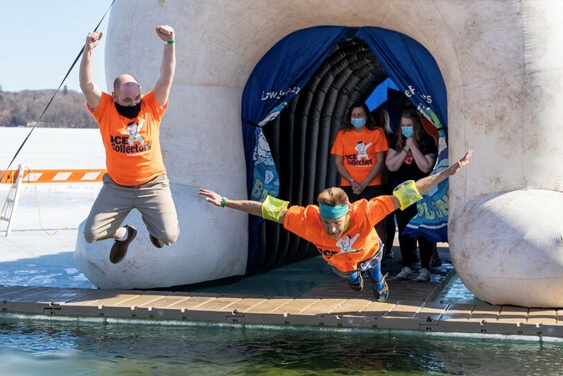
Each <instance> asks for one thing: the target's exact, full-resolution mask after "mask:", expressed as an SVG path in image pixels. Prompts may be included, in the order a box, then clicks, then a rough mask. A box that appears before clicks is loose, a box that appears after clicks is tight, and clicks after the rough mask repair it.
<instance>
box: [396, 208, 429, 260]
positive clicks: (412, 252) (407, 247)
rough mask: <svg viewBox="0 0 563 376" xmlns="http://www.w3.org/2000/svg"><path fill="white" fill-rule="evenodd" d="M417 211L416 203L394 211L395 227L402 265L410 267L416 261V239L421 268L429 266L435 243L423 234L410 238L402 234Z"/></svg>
mask: <svg viewBox="0 0 563 376" xmlns="http://www.w3.org/2000/svg"><path fill="white" fill-rule="evenodd" d="M416 213H417V209H416V205H411V206H410V207H408V208H406V209H405V210H403V211H402V210H397V211H395V215H396V216H397V227H398V228H399V245H400V246H401V256H402V257H403V266H408V267H409V268H411V267H412V265H413V264H414V262H415V261H416V242H417V241H418V249H419V252H420V264H421V267H422V268H426V269H428V268H430V258H431V257H432V250H433V249H434V246H435V243H433V242H431V241H429V240H428V239H426V238H425V237H424V236H419V237H417V238H412V237H410V236H404V235H403V230H404V229H405V228H406V227H407V224H408V223H409V221H410V220H411V218H412V217H414V216H415V215H416Z"/></svg>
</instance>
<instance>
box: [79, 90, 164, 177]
mask: <svg viewBox="0 0 563 376" xmlns="http://www.w3.org/2000/svg"><path fill="white" fill-rule="evenodd" d="M167 106H168V103H167V104H166V105H164V107H160V105H159V104H158V101H157V100H156V97H155V96H154V92H152V91H150V92H148V93H147V94H146V95H144V96H143V97H142V101H141V111H139V115H138V116H137V117H136V118H134V119H129V118H126V117H124V116H121V115H120V114H119V113H118V112H117V109H116V108H115V105H114V102H113V98H112V96H111V95H109V94H107V93H102V99H101V100H100V104H99V105H98V107H96V109H92V107H90V106H89V105H88V109H89V110H90V112H91V113H92V115H94V117H95V118H96V121H97V122H98V127H99V128H100V133H101V134H102V141H103V143H104V147H105V149H106V167H107V173H108V175H109V177H110V178H111V179H112V180H113V181H114V182H116V183H117V184H119V185H125V186H134V185H141V184H144V183H147V182H149V181H151V180H152V179H154V178H155V177H157V176H158V175H161V174H164V173H166V168H165V167H164V161H163V159H162V152H161V150H160V120H161V119H162V115H163V114H164V112H165V111H166V108H167Z"/></svg>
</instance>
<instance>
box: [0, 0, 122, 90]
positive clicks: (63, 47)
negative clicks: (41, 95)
mask: <svg viewBox="0 0 563 376" xmlns="http://www.w3.org/2000/svg"><path fill="white" fill-rule="evenodd" d="M111 2H112V0H0V87H1V89H2V91H9V92H14V91H20V90H41V89H56V88H57V87H58V86H59V85H60V83H61V81H62V80H63V78H64V76H65V74H66V72H67V71H68V69H69V68H70V66H71V65H72V62H73V61H74V59H75V58H76V56H77V55H78V53H79V52H80V50H81V49H82V47H83V46H84V42H85V41H86V35H88V32H90V31H93V30H94V28H95V27H96V25H98V22H100V20H101V19H102V17H103V15H104V13H105V12H106V10H107V9H108V8H109V6H110V4H111ZM108 18H109V13H108V14H107V15H106V18H105V19H104V22H103V23H102V25H100V27H99V29H98V31H103V32H104V33H105V31H106V29H107V23H108ZM104 42H105V41H104V40H102V43H101V44H100V45H98V47H97V48H96V50H95V51H94V55H93V56H94V67H93V73H94V81H95V82H96V83H97V84H98V86H100V88H101V89H102V90H106V89H107V88H106V87H105V86H106V80H105V69H104V55H105V54H104V52H105V51H104V50H105V43H104ZM79 64H80V61H78V62H77V63H76V65H75V67H74V68H73V70H72V72H71V73H70V75H69V76H68V78H67V79H66V81H65V83H64V85H67V87H68V89H71V90H76V91H80V88H79V85H78V68H79Z"/></svg>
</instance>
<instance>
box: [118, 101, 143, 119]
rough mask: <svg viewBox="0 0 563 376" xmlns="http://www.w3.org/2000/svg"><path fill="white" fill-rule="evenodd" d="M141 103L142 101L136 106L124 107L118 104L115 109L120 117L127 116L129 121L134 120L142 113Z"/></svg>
mask: <svg viewBox="0 0 563 376" xmlns="http://www.w3.org/2000/svg"><path fill="white" fill-rule="evenodd" d="M141 102H142V101H139V103H137V104H136V105H134V106H122V105H120V104H118V103H117V102H114V103H115V109H116V110H117V112H118V113H119V115H121V116H125V117H126V118H128V119H134V118H136V117H137V115H139V112H140V111H141Z"/></svg>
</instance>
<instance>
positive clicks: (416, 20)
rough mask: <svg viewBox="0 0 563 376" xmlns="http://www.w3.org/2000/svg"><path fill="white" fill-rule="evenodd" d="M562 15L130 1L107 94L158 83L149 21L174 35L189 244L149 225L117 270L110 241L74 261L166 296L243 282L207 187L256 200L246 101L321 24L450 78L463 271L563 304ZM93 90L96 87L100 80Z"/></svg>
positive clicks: (112, 37)
mask: <svg viewBox="0 0 563 376" xmlns="http://www.w3.org/2000/svg"><path fill="white" fill-rule="evenodd" d="M562 14H563V5H560V3H559V2H558V1H547V0H546V1H542V0H504V1H503V0H500V1H486V0H482V1H476V0H473V1H471V0H468V1H448V0H444V1H418V0H348V1H346V2H339V1H324V0H303V1H279V0H275V1H274V0H229V1H227V0H224V1H213V2H212V1H190V0H186V1H178V2H170V1H162V0H161V1H156V0H154V1H148V0H147V1H142V2H139V1H133V0H121V1H118V2H116V3H115V5H114V6H113V9H112V11H111V17H110V23H109V28H108V31H107V39H106V44H107V45H106V71H107V79H106V82H107V87H108V88H111V85H112V82H113V78H114V77H115V76H117V75H118V74H120V73H123V72H128V73H132V74H134V75H135V76H136V77H137V78H138V79H139V81H140V82H141V85H143V89H144V91H146V90H148V89H149V88H151V87H152V85H154V82H155V81H156V79H157V77H158V73H159V65H160V60H161V56H162V43H161V42H160V41H159V40H158V38H157V37H156V36H155V33H154V30H153V29H154V26H156V25H158V24H169V25H172V26H174V27H175V29H176V33H177V38H176V39H177V54H178V59H177V71H176V77H175V80H174V86H173V88H172V93H171V99H170V107H169V110H168V112H167V114H166V115H165V118H164V121H163V124H162V131H161V142H162V147H163V151H164V158H165V163H166V166H167V169H168V174H169V178H170V181H171V183H172V190H173V194H174V199H175V201H176V204H177V208H178V213H179V219H180V226H181V235H180V238H179V240H178V242H177V243H176V244H174V245H173V246H172V247H165V248H163V249H161V250H157V249H155V248H154V247H152V245H151V244H150V242H149V240H148V234H147V233H146V230H145V229H144V225H143V224H142V222H141V220H140V218H139V216H138V215H137V214H136V213H134V214H132V215H131V216H130V218H128V219H127V221H126V222H127V223H130V224H136V225H137V227H138V228H139V229H140V231H139V234H138V238H137V239H136V240H135V241H134V242H133V243H132V245H131V247H130V251H129V252H130V253H129V255H128V256H127V258H126V259H125V260H124V261H123V262H122V263H120V264H117V265H113V264H111V263H110V262H109V260H108V252H109V248H110V247H111V242H110V241H105V242H99V243H97V244H94V245H89V244H86V243H85V242H84V240H83V238H82V236H81V234H79V236H78V242H77V247H76V260H77V262H78V264H79V266H80V268H81V269H82V271H83V272H84V274H85V275H86V276H87V277H88V278H89V279H90V281H92V283H93V284H95V285H96V286H98V287H100V288H151V287H168V286H175V285H183V284H192V283H198V282H202V281H210V280H215V279H220V278H226V277H230V276H236V275H243V274H244V273H245V266H246V261H247V247H248V239H247V237H248V236H247V218H246V216H245V215H243V214H240V213H236V212H234V211H229V210H222V209H218V208H216V207H213V206H210V205H209V204H207V203H205V202H204V200H202V199H200V198H199V197H198V196H197V190H198V188H199V187H208V188H211V189H215V190H217V191H219V192H221V193H223V194H225V195H226V196H229V197H238V198H243V197H246V196H247V193H246V186H245V181H246V180H245V179H246V176H245V160H244V155H243V154H244V152H243V142H242V135H241V120H240V116H241V96H242V91H243V89H244V86H245V83H246V81H247V79H248V78H249V75H250V73H251V72H252V69H253V68H254V66H255V65H256V64H257V62H258V61H259V60H260V58H261V57H262V56H263V55H264V54H265V53H266V52H267V51H268V50H269V49H270V48H271V47H272V46H273V45H274V44H275V43H276V42H278V41H279V40H280V39H282V38H283V37H284V36H286V35H288V34H289V33H291V32H293V31H296V30H300V29H304V28H308V27H312V26H317V25H346V26H376V27H380V28H385V29H389V30H394V31H397V32H400V33H403V34H406V35H408V36H410V37H412V38H414V39H415V40H417V41H418V42H419V43H421V44H422V45H423V46H424V47H425V48H426V49H427V50H428V51H429V52H430V54H432V56H433V57H434V58H435V60H436V62H437V63H438V65H439V67H440V70H441V72H442V75H443V78H444V81H445V83H446V88H447V94H448V116H449V129H448V136H449V139H448V141H449V148H450V149H449V150H450V159H452V160H453V159H456V158H458V157H460V156H462V155H463V153H464V152H465V150H466V149H469V148H471V149H473V150H474V155H473V158H472V161H471V163H470V164H469V166H468V167H467V168H466V169H464V170H463V171H462V172H461V173H460V174H458V175H456V176H455V177H453V178H452V179H451V181H450V212H449V242H450V252H451V255H452V260H453V262H454V266H455V268H456V271H457V273H458V275H459V276H460V278H461V279H462V281H463V282H464V283H465V284H466V286H467V287H468V288H469V289H470V290H471V291H472V292H474V293H475V295H476V296H477V297H478V298H480V299H482V300H485V301H487V302H490V303H493V304H514V305H521V306H537V307H563V288H562V287H563V147H561V145H562V144H563V132H561V130H560V128H561V124H560V123H561V114H563V101H561V100H559V99H560V96H561V95H562V94H563V53H562V52H561V51H562V49H561V46H562V45H563V24H562V23H561V22H560V18H561V15H562ZM97 80H98V82H101V81H102V78H101V77H97Z"/></svg>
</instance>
